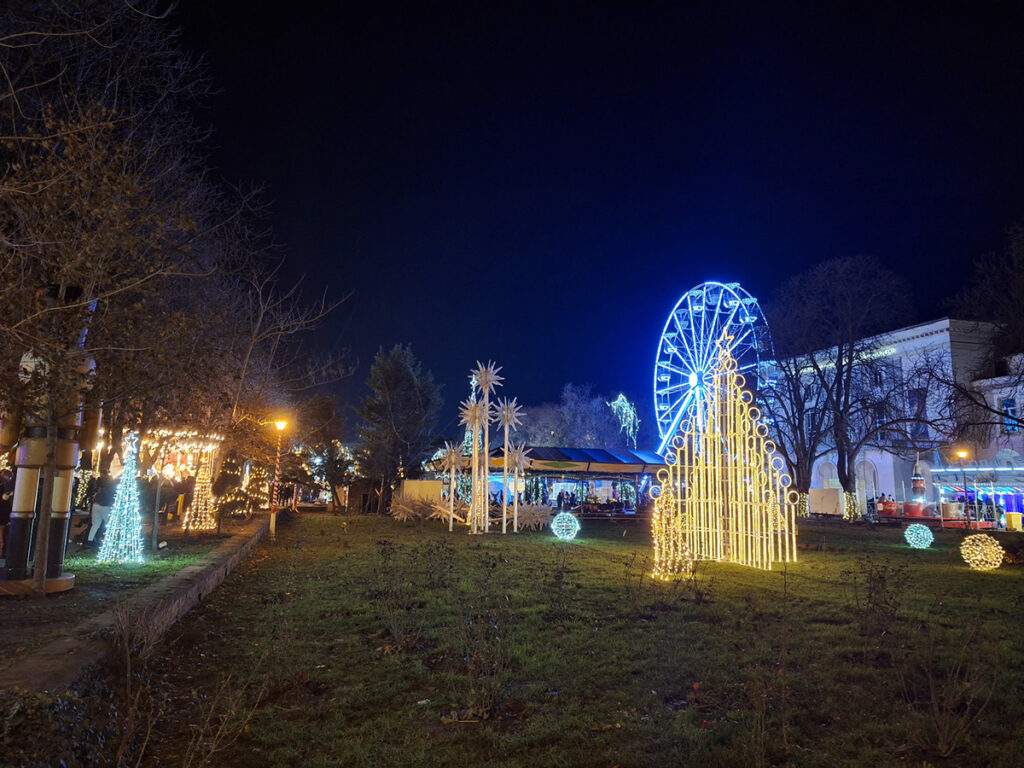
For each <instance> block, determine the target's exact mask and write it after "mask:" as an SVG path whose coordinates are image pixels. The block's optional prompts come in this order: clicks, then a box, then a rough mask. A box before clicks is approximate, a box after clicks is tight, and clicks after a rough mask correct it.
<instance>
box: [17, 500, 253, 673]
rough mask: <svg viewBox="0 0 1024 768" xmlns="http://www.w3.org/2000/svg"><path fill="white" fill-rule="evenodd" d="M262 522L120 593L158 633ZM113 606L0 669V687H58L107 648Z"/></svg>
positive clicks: (233, 560) (236, 558)
mask: <svg viewBox="0 0 1024 768" xmlns="http://www.w3.org/2000/svg"><path fill="white" fill-rule="evenodd" d="M267 527H268V524H267V523H266V522H265V521H263V520H257V521H253V522H252V523H251V524H250V525H248V526H246V527H245V528H243V529H242V530H241V531H239V532H238V533H237V534H235V535H234V536H232V537H231V538H230V539H228V540H227V541H225V542H224V543H223V544H221V545H220V546H219V547H217V548H216V549H215V550H213V551H212V552H210V553H209V554H207V555H205V556H203V557H201V558H200V559H199V560H197V561H196V562H194V563H192V564H191V565H188V566H186V567H184V568H182V569H181V570H180V571H178V572H177V573H175V574H174V575H172V576H168V577H167V578H165V579H162V580H161V581H158V582H157V583H156V584H151V585H150V586H148V587H145V588H144V589H141V590H139V591H138V592H135V593H134V594H132V595H131V596H130V597H128V598H126V599H125V600H124V602H123V603H121V604H120V605H121V606H126V607H127V608H128V609H129V610H130V611H131V612H132V613H133V614H135V615H137V616H138V617H139V620H140V621H145V623H146V626H147V631H148V632H151V633H152V636H153V637H159V636H160V635H162V634H163V633H164V632H166V631H167V629H168V628H169V627H170V626H171V625H172V624H174V622H176V621H177V620H178V619H180V618H181V617H182V616H184V615H185V614H186V613H187V612H188V611H189V610H191V609H192V607H193V606H195V605H196V604H197V603H198V602H199V601H200V600H202V599H203V598H204V597H206V596H207V595H208V594H210V593H211V592H212V591H213V590H215V589H216V588H217V587H219V586H220V585H221V584H222V583H223V581H224V579H225V578H227V575H228V574H229V573H230V572H231V570H232V569H233V568H234V567H235V566H236V565H237V564H238V563H239V562H240V561H241V560H242V558H244V557H245V556H246V554H247V553H248V552H249V550H250V549H251V548H252V547H253V546H254V545H255V544H256V543H257V542H259V540H260V539H262V538H263V537H264V536H265V535H266V533H267ZM118 610H119V607H115V608H113V609H111V610H109V611H107V612H106V613H102V614H99V615H98V616H94V617H93V618H91V619H88V620H87V621H84V622H82V623H81V624H78V625H76V626H74V627H70V628H69V629H68V631H67V632H66V633H65V634H63V635H61V636H60V637H58V638H56V639H55V640H52V641H51V642H49V643H48V644H47V645H44V646H43V647H42V648H39V649H38V650H36V651H33V652H32V653H29V654H28V655H26V656H25V658H23V659H21V660H19V661H18V662H17V663H16V664H14V665H12V666H10V667H8V668H7V669H5V670H3V671H0V688H18V689H20V690H24V691H29V692H43V691H46V692H49V693H60V692H62V691H65V690H67V688H68V687H69V686H70V685H71V684H72V683H73V682H74V681H75V680H76V679H77V678H78V676H79V675H80V674H81V673H82V670H83V669H85V667H86V666H88V665H89V664H92V663H93V662H96V661H99V660H101V659H102V658H103V657H104V656H105V655H106V654H107V653H108V652H109V650H110V637H111V635H112V634H113V630H114V627H115V624H116V621H117V614H118Z"/></svg>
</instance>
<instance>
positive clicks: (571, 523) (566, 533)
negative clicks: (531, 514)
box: [551, 512, 580, 541]
mask: <svg viewBox="0 0 1024 768" xmlns="http://www.w3.org/2000/svg"><path fill="white" fill-rule="evenodd" d="M551 532H552V533H553V534H555V536H557V537H558V538H560V539H561V540H562V541H572V540H573V539H575V538H576V534H577V533H579V532H580V521H579V520H578V519H577V518H576V515H574V514H573V513H572V512H559V513H558V514H557V515H555V519H554V520H552V521H551Z"/></svg>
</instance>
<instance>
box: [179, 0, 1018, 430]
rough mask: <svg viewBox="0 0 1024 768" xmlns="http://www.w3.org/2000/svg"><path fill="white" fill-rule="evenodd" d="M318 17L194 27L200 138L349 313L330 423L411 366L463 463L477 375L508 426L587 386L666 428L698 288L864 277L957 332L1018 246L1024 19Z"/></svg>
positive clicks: (248, 10)
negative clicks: (522, 411) (512, 406)
mask: <svg viewBox="0 0 1024 768" xmlns="http://www.w3.org/2000/svg"><path fill="white" fill-rule="evenodd" d="M327 5H328V4H327V3H322V4H318V3H292V4H288V3H266V4H262V7H261V4H257V3H251V2H244V3H243V2H227V1H226V0H189V1H188V2H183V3H182V4H181V6H180V8H179V11H178V13H177V20H178V23H179V24H181V25H182V27H183V28H184V43H185V45H186V47H188V48H190V49H193V50H196V51H202V52H206V54H207V59H208V63H209V65H210V71H211V75H212V77H213V79H214V81H215V83H216V84H217V85H218V86H219V87H220V89H221V93H220V94H219V95H218V96H216V97H215V98H214V99H213V100H212V101H211V103H210V104H209V105H208V108H207V109H206V110H205V111H203V112H202V113H201V115H200V120H202V121H204V122H207V123H209V124H210V125H211V126H212V127H213V129H214V131H215V138H214V142H213V146H212V154H213V161H214V164H215V166H216V168H217V171H218V173H220V174H221V175H222V176H223V177H224V178H225V179H227V180H229V181H232V182H238V181H246V182H259V183H262V184H264V185H265V187H266V195H267V198H268V199H269V200H270V202H271V204H272V205H271V214H270V223H271V224H272V225H273V228H274V231H275V233H276V237H277V240H278V241H280V242H281V243H282V244H284V245H285V247H286V252H287V254H288V265H289V270H291V271H292V272H293V273H294V274H295V275H299V274H303V273H304V274H306V275H307V281H308V282H309V283H310V285H311V286H312V287H315V288H322V287H323V286H327V287H328V290H329V293H330V294H331V295H332V296H338V297H340V296H343V295H345V294H347V293H348V292H349V291H353V292H354V294H353V296H352V298H351V299H349V300H348V302H347V303H346V304H345V305H344V306H343V307H342V308H341V309H339V310H338V311H337V312H336V314H335V316H334V317H333V319H332V320H331V322H330V323H329V324H328V325H327V327H325V328H324V329H323V330H322V331H321V333H320V336H319V338H318V339H317V344H318V345H319V346H320V347H321V348H323V349H331V348H348V349H350V350H351V352H352V354H353V356H356V357H358V358H359V360H360V368H359V370H358V372H357V373H356V375H355V377H354V378H353V380H352V381H350V382H347V383H346V384H345V385H344V386H343V387H341V388H340V389H341V392H342V394H343V395H344V396H346V397H348V398H350V399H352V400H354V399H355V398H358V397H359V396H361V394H362V382H363V381H364V380H365V378H366V375H367V369H368V365H369V361H370V360H371V359H372V356H373V354H374V352H375V351H376V349H377V348H378V347H379V346H381V345H383V346H385V347H389V346H391V345H392V344H394V343H397V342H403V343H404V342H409V343H411V344H412V346H413V350H414V352H415V353H416V354H417V356H418V357H419V358H420V359H421V360H422V361H423V363H424V365H425V366H426V367H427V368H429V369H431V370H432V371H433V372H434V375H435V376H436V377H437V378H438V379H439V380H440V381H442V382H443V383H444V384H445V390H444V395H445V400H446V406H445V410H444V416H443V419H442V426H443V427H445V431H446V433H447V434H449V435H452V434H456V433H457V432H458V429H457V427H456V426H455V418H454V414H455V409H456V406H457V402H458V400H460V399H462V398H464V397H466V395H467V383H466V376H467V374H468V371H469V369H470V367H471V366H472V365H473V363H474V361H476V360H477V359H481V360H486V359H489V358H490V359H494V360H496V361H497V362H498V363H499V364H501V365H503V366H504V368H505V370H504V371H503V373H505V374H506V375H507V381H506V387H505V390H504V394H508V395H510V396H511V395H516V396H518V397H519V399H520V401H521V402H525V403H527V404H535V403H539V402H541V401H544V400H555V399H557V397H558V393H559V391H560V389H561V387H562V385H563V384H564V383H566V382H568V381H572V382H576V383H582V382H590V383H592V384H593V385H594V386H595V388H596V389H597V390H600V391H602V392H618V391H625V392H626V393H627V394H630V395H632V396H633V397H636V398H638V399H639V406H640V408H641V418H650V414H651V411H652V406H651V401H650V398H651V396H650V392H649V390H650V381H651V378H652V372H653V364H654V354H655V351H656V346H657V342H658V337H659V334H660V332H661V329H662V326H663V325H664V322H665V318H666V317H667V315H668V313H669V311H670V310H671V309H672V307H673V305H674V304H675V302H676V300H677V299H678V297H679V295H680V294H682V293H683V292H685V291H686V290H688V289H689V288H690V287H692V286H694V285H696V284H698V283H700V282H702V281H704V280H709V279H715V280H722V281H738V282H740V283H741V284H742V285H743V286H744V287H745V288H746V289H747V290H749V291H750V292H751V293H752V294H754V295H755V296H758V297H760V298H762V300H764V299H767V298H769V297H770V295H771V293H772V291H773V290H774V289H775V287H776V286H777V285H778V284H779V283H780V282H781V281H782V280H784V279H785V278H786V277H788V276H790V275H792V274H794V273H795V272H798V271H800V270H802V269H805V268H807V267H808V266H810V265H812V264H814V263H816V262H818V261H820V260H823V259H826V258H829V257H832V256H842V255H852V254H858V253H867V254H873V255H876V256H878V257H879V258H881V259H882V260H883V261H884V262H885V263H887V264H888V265H889V266H891V267H892V268H893V269H894V270H896V271H897V272H898V273H900V274H901V275H903V276H904V277H905V278H906V279H907V280H908V281H909V282H910V284H911V286H912V291H911V295H909V296H908V299H907V300H908V302H911V303H913V304H914V306H915V307H916V308H917V311H918V315H919V317H920V318H921V319H928V318H933V317H939V316H942V315H944V314H947V307H946V306H945V304H944V302H945V301H946V300H947V299H948V297H949V296H950V295H951V294H952V293H953V292H954V291H955V290H956V289H957V286H958V284H959V282H960V281H962V280H963V279H964V278H965V277H966V276H967V274H968V272H969V269H970V264H971V261H972V259H974V258H975V257H977V256H979V255H982V254H984V253H986V252H988V251H991V250H994V249H996V248H998V247H999V246H1000V245H1001V244H1002V242H1003V239H1004V232H1005V229H1006V227H1007V226H1008V225H1009V224H1011V223H1012V222H1014V221H1016V220H1020V219H1022V218H1024V150H1022V145H1024V42H1022V41H1024V8H1022V7H1021V5H1020V4H1014V3H998V4H996V3H986V4H984V5H985V6H987V7H986V8H984V9H982V8H981V6H982V5H983V4H978V3H961V4H957V5H946V4H934V3H932V4H927V5H925V4H922V5H921V6H919V7H917V8H916V9H915V8H913V7H911V6H909V5H908V6H902V5H901V6H898V7H897V5H896V4H880V5H886V6H890V5H891V6H892V7H884V8H878V9H875V10H864V9H863V8H860V7H859V4H857V5H851V6H849V7H847V8H845V9H844V8H842V7H841V6H838V5H836V4H832V3H824V4H811V3H806V4H804V7H801V8H797V7H783V6H781V5H778V4H774V3H763V4H761V3H759V4H736V5H732V4H726V3H713V4H708V5H707V6H705V7H698V8H691V7H688V6H689V5H690V4H688V3H631V2H623V3H621V4H618V5H605V4H593V3H554V2H538V3H491V2H477V3H473V4H467V5H465V6H456V5H447V4H446V5H441V4H434V3H420V2H409V3H400V4H395V3H387V2H366V3H358V4H357V3H339V4H338V7H332V8H327V7H323V6H327ZM332 5H333V4H332ZM816 5H822V6H827V7H815V6H816ZM289 14H290V15H289Z"/></svg>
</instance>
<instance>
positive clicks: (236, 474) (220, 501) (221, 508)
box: [216, 455, 248, 515]
mask: <svg viewBox="0 0 1024 768" xmlns="http://www.w3.org/2000/svg"><path fill="white" fill-rule="evenodd" d="M217 488H218V490H222V491H223V492H222V493H221V494H220V495H219V496H217V497H216V499H217V514H218V515H230V514H234V513H238V512H242V511H244V510H245V509H246V507H247V506H248V499H247V498H246V494H245V489H244V488H243V487H242V467H241V466H240V465H239V463H238V459H237V458H236V457H235V456H234V455H231V456H228V457H226V458H225V459H224V464H223V465H222V466H221V470H220V474H219V475H218V476H217Z"/></svg>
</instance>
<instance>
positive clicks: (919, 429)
mask: <svg viewBox="0 0 1024 768" xmlns="http://www.w3.org/2000/svg"><path fill="white" fill-rule="evenodd" d="M907 400H908V403H907V405H908V406H909V407H910V416H911V417H912V418H913V421H912V422H911V423H910V436H911V437H912V438H915V439H920V440H927V439H928V390H927V389H912V390H910V391H909V392H908V393H907Z"/></svg>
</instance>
